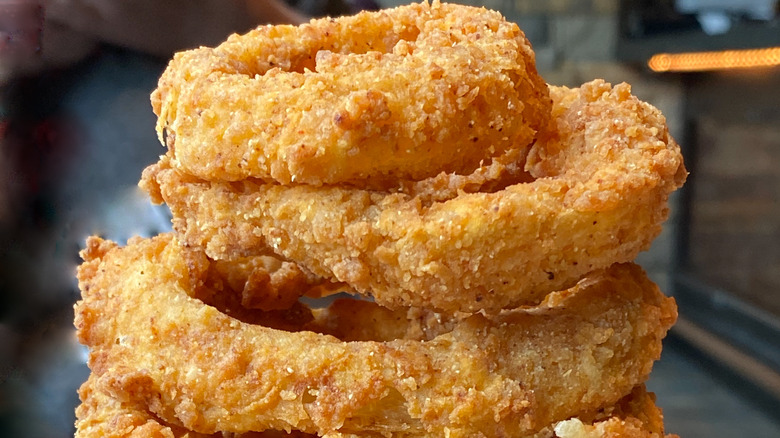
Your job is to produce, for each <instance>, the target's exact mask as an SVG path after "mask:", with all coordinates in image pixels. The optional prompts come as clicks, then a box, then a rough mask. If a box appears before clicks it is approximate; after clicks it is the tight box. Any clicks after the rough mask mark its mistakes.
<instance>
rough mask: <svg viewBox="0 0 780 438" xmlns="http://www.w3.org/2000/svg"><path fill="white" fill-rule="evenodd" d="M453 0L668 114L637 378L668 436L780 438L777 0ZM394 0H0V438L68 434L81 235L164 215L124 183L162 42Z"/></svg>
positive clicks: (575, 73) (544, 54) (77, 373)
mask: <svg viewBox="0 0 780 438" xmlns="http://www.w3.org/2000/svg"><path fill="white" fill-rule="evenodd" d="M464 2H465V3H470V4H474V5H482V6H486V7H488V8H491V9H497V10H500V11H502V12H503V13H504V14H505V15H506V16H507V18H508V19H510V20H513V21H516V22H517V23H518V24H519V25H520V27H521V29H523V30H524V31H525V32H526V34H527V35H528V37H529V39H530V40H531V42H532V43H533V45H534V49H535V51H536V54H537V63H538V67H539V70H540V71H541V73H542V75H543V76H544V77H545V79H546V80H547V81H548V82H549V83H552V84H556V85H568V86H577V85H579V84H581V83H583V82H585V81H588V80H591V79H593V78H598V77H601V78H604V79H606V80H607V81H610V82H613V83H618V82H623V81H625V82H629V83H630V84H632V86H633V91H634V93H635V94H636V95H638V96H639V97H640V98H642V99H644V100H647V101H649V102H650V103H652V104H654V105H655V106H657V107H658V108H660V109H661V110H662V111H663V113H664V114H665V115H666V117H667V119H668V123H669V125H670V127H671V130H672V133H673V135H674V136H675V137H676V138H677V140H678V141H679V143H681V145H682V146H683V149H684V154H685V158H686V165H687V167H688V169H689V170H690V172H691V176H690V178H689V180H688V183H687V184H686V186H685V188H684V189H683V190H682V191H680V192H678V193H676V194H675V197H674V198H673V199H672V214H671V217H670V219H669V221H668V223H667V224H666V227H665V231H664V233H663V235H662V236H660V237H659V238H658V239H657V240H656V242H655V243H654V245H653V248H652V249H651V250H650V251H648V252H647V253H643V254H642V255H641V257H640V259H639V261H640V263H641V264H642V265H643V266H644V267H645V268H646V269H647V270H648V272H649V273H650V275H651V277H652V278H653V279H654V280H655V281H656V282H657V283H658V284H659V285H660V286H661V288H662V289H663V290H664V291H665V292H667V293H668V294H670V295H673V296H675V298H676V299H677V301H678V304H679V306H680V321H679V323H678V324H677V326H676V327H675V328H674V329H673V331H672V333H671V334H670V336H669V338H668V340H667V342H666V344H665V350H664V355H663V357H662V359H661V361H660V362H659V363H658V364H657V365H656V367H655V369H654V372H653V375H652V377H651V381H650V382H649V386H650V389H651V390H653V391H655V392H656V393H657V394H658V404H659V405H660V406H661V407H663V408H664V410H665V416H666V423H667V430H668V432H672V433H677V434H680V435H681V436H682V437H683V438H694V437H733V436H751V437H777V436H780V408H778V406H780V104H778V102H780V66H779V64H780V12H779V11H780V6H779V5H778V1H777V0H752V1H751V0H731V1H729V0H665V1H646V0H551V1H546V0H512V1H509V0H487V1H475V0H472V1H468V2H466V1H464ZM403 3H408V2H400V1H391V0H381V1H379V2H378V3H372V2H358V1H354V2H347V1H341V2H338V1H328V2H323V1H320V2H318V1H305V0H301V1H298V2H292V3H289V4H283V3H281V2H280V3H274V2H272V1H268V0H262V1H261V0H246V1H239V0H197V1H195V0H194V1H174V0H167V1H164V2H157V1H155V0H144V1H142V0H105V1H100V0H56V1H55V0H50V1H49V0H47V1H43V0H41V1H31V0H29V1H25V0H0V142H1V143H0V145H1V146H2V148H1V149H0V269H2V271H0V436H2V437H6V436H9V437H17V436H19V437H21V436H24V437H33V438H34V437H42V438H43V437H54V438H57V437H67V436H72V435H73V431H74V429H73V421H74V419H75V417H74V414H73V409H74V408H75V406H76V405H77V404H78V397H77V395H76V389H77V388H78V386H79V385H80V384H81V382H83V381H84V380H85V379H86V376H87V374H88V370H87V368H86V365H85V358H86V351H85V350H84V349H83V348H82V347H81V346H80V345H79V344H78V343H77V341H76V339H75V336H74V329H73V326H72V319H73V311H72V306H73V303H74V302H75V301H76V300H77V299H78V290H77V287H76V282H75V279H74V272H75V267H76V265H77V264H78V262H79V258H78V251H79V249H80V248H81V247H82V245H83V242H84V239H85V238H86V236H88V235H90V234H100V235H102V236H104V237H107V238H110V239H114V240H117V241H120V242H124V241H125V240H126V239H127V238H129V237H130V236H133V235H152V234H156V233H159V232H161V231H164V230H167V229H169V228H170V223H169V215H168V212H167V210H166V208H165V207H154V206H151V205H150V204H149V202H148V200H147V199H146V198H145V196H144V195H143V194H141V193H139V191H138V189H137V188H136V183H137V181H138V179H139V177H140V173H141V171H142V169H143V168H144V167H145V166H146V165H148V164H150V163H152V162H154V161H156V160H157V158H158V156H159V155H161V154H163V153H164V149H163V148H162V147H161V146H160V144H159V143H158V141H157V138H156V134H155V131H154V124H155V117H154V115H153V114H152V111H151V107H150V105H149V93H150V92H151V91H152V90H153V89H154V87H155V86H156V81H157V78H158V77H159V75H160V73H161V72H162V70H163V68H164V67H165V65H166V62H167V59H169V58H170V56H171V55H172V53H173V52H174V51H177V50H182V49H185V48H189V47H194V46H198V45H215V44H217V43H218V42H220V41H222V40H224V39H225V38H226V37H227V35H228V34H230V33H232V32H244V31H246V30H248V29H250V28H251V27H253V26H255V25H257V24H262V23H267V22H299V21H300V20H305V19H308V17H311V16H321V15H340V14H344V13H351V12H355V11H357V10H360V9H371V8H375V7H391V6H396V5H399V4H403ZM701 52H706V53H704V54H703V53H701Z"/></svg>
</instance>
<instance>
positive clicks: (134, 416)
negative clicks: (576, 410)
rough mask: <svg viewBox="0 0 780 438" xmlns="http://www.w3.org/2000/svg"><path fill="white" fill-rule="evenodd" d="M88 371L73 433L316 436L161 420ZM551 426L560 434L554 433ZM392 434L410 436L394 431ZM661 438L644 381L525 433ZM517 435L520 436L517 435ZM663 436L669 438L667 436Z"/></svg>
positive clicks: (186, 437)
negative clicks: (612, 400)
mask: <svg viewBox="0 0 780 438" xmlns="http://www.w3.org/2000/svg"><path fill="white" fill-rule="evenodd" d="M98 380H99V379H98V378H97V377H96V376H95V375H94V374H92V375H90V377H89V379H88V380H87V381H86V382H84V384H83V385H82V386H81V388H80V389H79V397H80V398H81V400H82V403H81V405H79V407H78V408H77V409H76V416H77V421H76V435H75V438H315V437H316V436H317V435H311V434H306V433H303V432H299V431H295V430H293V431H290V433H286V432H282V431H264V432H247V433H240V434H232V433H222V432H217V433H214V434H201V433H197V432H192V431H190V430H187V429H184V428H181V427H178V426H172V425H170V424H166V423H165V422H163V421H162V420H160V419H159V418H157V417H155V416H154V415H153V414H151V413H150V412H149V411H148V410H147V409H145V408H144V407H143V406H140V405H138V404H133V403H122V402H120V401H118V400H117V399H115V398H114V397H112V396H111V395H109V394H108V392H107V391H105V389H104V388H102V387H101V385H100V384H99V382H98ZM554 431H559V432H560V433H559V434H557V435H554ZM381 436H382V435H379V434H375V433H370V432H369V433H365V434H341V433H333V434H328V438H360V437H363V438H379V437H381ZM393 436H394V437H395V438H407V437H408V438H411V437H412V436H413V435H404V434H396V435H393ZM556 436H557V437H558V438H614V437H620V438H660V437H662V436H663V416H662V415H661V411H660V409H658V407H656V406H655V402H654V397H653V395H652V394H650V393H648V392H647V391H646V390H645V388H644V386H639V387H637V388H635V389H634V391H632V392H631V394H629V395H628V396H626V397H624V398H623V399H621V400H620V401H619V402H618V403H617V404H616V405H615V406H612V407H607V408H604V409H600V410H599V411H598V412H595V413H592V414H586V415H585V416H583V417H581V418H577V417H575V418H571V419H568V420H564V421H562V422H559V423H556V424H553V425H550V426H549V427H547V428H545V429H544V430H542V431H540V432H538V433H536V434H534V435H532V436H528V438H554V437H556ZM518 438H522V437H518ZM668 438H673V437H672V436H671V435H670V436H668Z"/></svg>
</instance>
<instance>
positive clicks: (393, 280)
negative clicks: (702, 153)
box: [141, 80, 687, 313]
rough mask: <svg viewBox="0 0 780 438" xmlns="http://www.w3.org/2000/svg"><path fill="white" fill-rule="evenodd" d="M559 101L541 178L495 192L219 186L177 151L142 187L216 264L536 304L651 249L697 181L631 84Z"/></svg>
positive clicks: (421, 294) (454, 306) (396, 291)
mask: <svg viewBox="0 0 780 438" xmlns="http://www.w3.org/2000/svg"><path fill="white" fill-rule="evenodd" d="M551 95H552V97H553V99H554V103H553V111H552V115H553V119H552V121H551V123H550V129H548V130H546V131H545V132H544V133H543V134H542V135H541V136H540V138H539V139H538V140H537V142H536V143H535V144H534V146H533V147H532V149H531V150H530V152H529V156H528V160H527V162H526V170H527V171H528V172H529V173H530V175H531V176H532V177H533V178H534V179H533V181H531V182H525V181H526V179H525V176H524V174H522V173H517V172H515V173H516V174H517V179H516V180H515V183H511V182H507V181H504V182H503V183H502V185H501V186H500V187H498V189H497V190H496V191H485V192H483V191H477V192H472V193H465V192H464V191H462V190H457V191H458V192H459V193H458V194H457V196H454V197H452V195H454V194H455V191H453V190H450V191H449V192H447V193H448V194H447V195H446V196H444V197H443V199H444V200H438V199H437V197H436V195H435V190H434V189H433V188H432V187H434V186H432V185H426V184H421V185H419V186H420V187H421V188H419V189H412V190H410V191H409V192H408V193H404V192H401V193H398V192H384V191H371V190H362V189H357V188H350V187H343V186H325V187H315V186H311V185H294V186H282V185H276V184H263V183H259V182H257V181H254V180H244V181H240V182H233V183H219V182H213V181H205V180H201V179H199V178H196V177H194V176H191V175H188V174H186V173H183V172H181V171H179V170H177V169H175V168H173V166H172V165H171V163H170V158H169V157H163V158H162V159H161V161H160V162H159V163H157V164H155V165H152V166H150V167H149V168H147V169H146V170H145V172H144V175H143V177H142V181H141V186H142V187H143V188H144V189H145V190H147V192H149V193H150V194H151V197H152V200H153V201H155V202H165V203H167V204H168V206H169V207H170V209H171V212H172V213H173V226H174V229H175V230H176V231H177V232H178V233H179V234H180V236H181V239H182V240H183V241H185V242H186V243H187V244H188V245H192V246H196V247H201V248H204V249H205V251H206V253H207V254H208V255H209V256H210V257H213V258H215V259H233V258H236V257H238V256H244V255H250V254H271V253H276V254H278V255H280V256H282V257H284V258H286V259H287V260H291V261H295V262H297V263H299V264H301V265H302V266H304V267H305V268H307V269H308V270H310V271H311V272H312V273H314V274H315V275H319V276H322V277H324V278H327V279H329V280H331V281H337V282H344V283H347V284H349V285H350V286H351V287H352V288H354V289H355V290H356V291H358V292H360V293H363V294H370V295H372V296H373V297H374V299H375V300H376V301H377V302H378V303H380V304H382V305H384V306H388V307H403V306H418V307H426V308H428V307H429V308H434V309H438V310H442V311H447V312H455V311H465V312H473V311H477V310H485V311H487V312H490V313H495V312H498V311H500V310H501V309H504V308H513V307H517V306H520V305H533V304H537V303H538V302H540V301H541V300H542V298H543V297H544V296H545V295H546V294H547V293H549V292H550V291H553V290H559V289H562V288H565V287H569V286H571V285H573V284H574V283H575V282H576V281H578V280H579V279H580V278H582V276H584V275H586V274H587V273H589V272H591V271H593V270H595V269H603V268H606V267H608V266H609V265H611V264H613V263H621V262H628V261H632V260H634V258H635V257H636V256H637V254H638V253H639V252H640V251H642V250H646V249H648V248H649V246H650V243H651V241H652V240H653V239H654V238H655V237H656V236H657V235H658V234H659V233H660V231H661V224H662V222H663V221H664V220H665V219H666V217H667V216H668V206H667V200H668V197H669V194H670V193H671V192H673V191H674V190H676V189H677V188H679V187H680V186H681V185H682V184H683V182H684V181H685V179H686V176H687V172H686V170H685V166H684V164H683V159H682V155H681V153H680V148H679V146H678V145H677V144H676V143H675V141H674V140H673V139H672V137H671V136H670V135H669V132H668V129H667V126H666V123H665V119H664V117H663V116H662V115H661V113H660V112H659V111H658V110H657V109H655V108H654V107H652V106H651V105H649V104H647V103H644V102H641V101H640V100H638V99H637V98H636V97H634V96H632V95H631V94H630V87H629V86H628V85H627V84H620V85H617V86H615V87H614V88H613V87H611V86H610V85H609V84H607V83H605V82H604V81H601V80H596V81H593V82H590V83H587V84H585V85H583V86H582V87H580V88H577V89H568V88H560V87H551ZM510 174H513V173H512V172H510ZM444 180H445V181H444V183H443V186H445V187H446V186H447V183H448V182H453V181H454V182H455V183H456V186H457V184H460V183H459V182H457V178H456V177H455V176H449V177H444ZM458 187H460V186H458ZM445 192H446V191H445ZM420 193H423V194H420ZM432 193H433V194H432Z"/></svg>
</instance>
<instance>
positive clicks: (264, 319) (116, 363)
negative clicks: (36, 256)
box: [75, 235, 676, 437]
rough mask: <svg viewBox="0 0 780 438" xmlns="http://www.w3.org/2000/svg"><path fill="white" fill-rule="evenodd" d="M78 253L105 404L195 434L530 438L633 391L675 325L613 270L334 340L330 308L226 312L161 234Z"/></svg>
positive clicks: (224, 295) (641, 289) (197, 268)
mask: <svg viewBox="0 0 780 438" xmlns="http://www.w3.org/2000/svg"><path fill="white" fill-rule="evenodd" d="M82 255H83V257H84V260H85V262H84V263H83V264H82V265H81V266H80V268H79V271H78V277H79V287H80V289H81V292H82V300H81V301H80V302H79V303H78V304H77V306H76V322H75V324H76V327H77V329H78V336H79V340H80V341H81V342H82V343H83V344H84V345H87V346H89V347H90V349H91V351H90V360H89V365H90V368H91V370H92V373H93V379H94V382H97V384H98V385H99V387H100V388H102V389H101V390H102V391H105V392H106V393H107V394H108V395H110V396H111V397H112V399H113V400H114V401H115V403H114V404H112V405H108V406H107V409H108V408H110V406H117V405H116V403H119V407H120V408H121V407H123V406H124V407H131V408H135V407H138V409H141V410H142V411H143V412H148V413H149V414H150V415H153V416H154V418H156V419H159V420H161V421H164V422H166V423H167V424H170V425H172V426H175V427H183V428H186V429H188V430H191V431H193V432H197V433H203V434H212V433H217V432H235V433H244V432H250V431H263V430H267V429H274V430H289V429H295V430H299V431H303V432H306V433H317V434H319V435H326V434H355V435H360V436H366V435H368V436H370V435H372V434H397V436H450V437H506V436H512V437H523V436H529V435H533V434H535V433H537V432H541V431H543V430H545V428H548V427H549V426H551V425H553V424H554V423H557V422H560V421H564V420H568V419H571V418H572V417H576V416H578V415H585V414H588V413H591V412H594V411H598V410H599V409H601V408H603V407H605V406H611V405H614V404H615V403H617V402H618V401H619V400H620V399H621V398H623V397H625V396H627V395H629V394H630V393H631V391H632V389H633V388H635V387H636V386H637V385H639V384H641V383H642V382H643V381H644V380H645V379H646V377H647V376H648V374H649V372H650V370H651V367H652V364H653V362H654V361H655V360H656V359H658V357H659V356H660V353H661V340H662V338H663V337H664V336H665V334H666V332H667V330H668V329H669V327H670V326H671V325H672V324H673V323H674V321H675V319H676V306H675V304H674V300H673V299H671V298H667V297H665V296H664V295H663V294H661V293H660V292H659V291H658V288H657V287H656V286H655V285H654V284H653V283H652V282H650V281H649V280H648V279H647V278H646V277H645V274H644V272H643V271H642V270H641V269H640V268H639V267H637V266H635V265H630V264H624V265H615V266H613V267H611V268H610V269H608V270H605V271H599V272H595V273H593V274H592V275H590V276H589V277H588V278H586V279H584V280H583V281H581V282H580V283H578V284H577V285H576V286H575V287H573V288H571V289H569V290H566V291H562V292H557V293H553V294H550V295H549V296H548V297H547V298H546V299H545V301H544V302H543V303H542V304H541V305H540V306H538V307H535V308H529V309H516V310H512V311H505V312H502V313H500V314H498V315H493V316H486V315H484V314H481V313H477V314H473V315H460V316H441V318H442V319H441V321H439V320H438V317H436V315H435V314H430V313H428V314H427V315H428V316H427V317H426V316H425V315H426V312H430V311H429V310H419V311H417V312H423V313H415V311H413V310H409V312H410V313H408V314H407V315H408V316H407V318H403V319H396V322H395V323H394V325H396V326H397V327H398V328H399V333H405V334H403V335H401V337H399V338H396V339H392V340H384V341H380V340H361V341H358V340H356V341H346V340H342V339H339V338H337V337H335V336H332V335H325V334H321V333H320V332H324V331H326V330H325V329H324V328H325V327H328V330H327V331H330V332H332V333H338V332H339V331H341V332H342V333H344V332H346V333H349V332H351V329H349V328H348V327H340V323H339V322H338V319H339V318H338V317H334V313H337V312H338V311H339V310H338V309H337V308H336V307H334V308H330V309H328V310H327V311H317V312H312V311H310V310H309V311H308V313H307V310H306V309H305V308H304V309H301V308H296V309H291V310H290V311H289V312H285V311H281V312H277V313H273V312H261V313H256V311H255V312H253V311H250V310H249V309H245V308H239V307H234V305H233V302H232V299H231V298H230V297H231V296H234V295H235V296H238V295H240V292H238V291H235V290H232V287H230V285H229V282H226V281H219V279H220V271H219V270H214V269H212V262H211V261H209V260H208V259H207V258H206V257H205V255H204V254H203V253H200V252H197V251H195V250H192V249H186V248H184V247H183V246H181V245H180V244H179V243H178V242H177V241H176V239H175V238H174V237H173V236H172V235H161V236H158V237H155V238H152V239H145V240H144V239H135V240H133V241H132V242H131V243H130V244H129V245H128V246H127V247H124V248H119V247H117V246H116V245H115V244H113V243H110V242H107V241H103V240H101V239H98V238H92V239H90V240H89V241H88V244H87V248H86V250H85V251H83V253H82ZM215 289H219V290H215ZM215 292H218V293H215ZM207 303H210V304H207ZM369 306H370V307H367V308H366V309H364V310H363V312H367V313H370V312H374V311H376V312H379V313H377V315H378V316H379V315H380V314H384V315H387V314H386V313H384V312H390V311H389V310H388V309H383V308H381V307H379V306H376V305H374V304H370V303H369ZM371 309H375V310H371ZM109 315H110V316H109ZM307 315H308V316H307ZM411 315H417V317H411ZM266 324H269V326H266ZM379 333H384V334H385V335H386V334H387V333H388V332H387V330H386V329H384V328H383V329H380V330H379ZM358 336H367V337H372V336H373V335H371V333H370V332H363V334H361V335H358ZM87 391H88V390H87ZM138 421H140V420H138ZM148 427H153V426H148ZM637 427H639V426H637ZM567 430H573V429H567ZM332 436H336V435H332ZM569 436H575V435H569Z"/></svg>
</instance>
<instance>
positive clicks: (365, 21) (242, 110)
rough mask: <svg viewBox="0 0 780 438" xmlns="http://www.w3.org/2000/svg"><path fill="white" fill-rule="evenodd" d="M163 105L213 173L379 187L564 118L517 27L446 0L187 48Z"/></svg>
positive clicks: (169, 130)
mask: <svg viewBox="0 0 780 438" xmlns="http://www.w3.org/2000/svg"><path fill="white" fill-rule="evenodd" d="M152 105H153V109H154V112H155V113H156V114H157V115H158V116H159V118H158V123H157V130H158V133H159V135H160V138H161V141H162V139H163V135H164V134H163V132H164V133H165V136H167V139H166V142H167V144H168V146H169V148H170V150H171V154H172V157H173V161H174V163H175V165H176V166H179V167H180V168H181V169H183V170H184V171H186V172H187V173H190V174H192V175H196V176H198V177H200V178H203V179H209V180H219V181H238V180H243V179H246V178H259V179H262V180H266V181H270V180H274V181H277V182H280V183H283V184H289V183H292V182H296V183H306V184H314V185H321V184H334V183H350V184H360V185H363V186H366V185H371V186H372V187H375V188H378V187H384V188H387V187H392V186H394V185H397V184H398V181H399V180H419V179H423V178H427V177H431V176H435V175H436V174H438V173H439V172H447V173H451V172H459V173H469V172H471V171H472V170H474V169H475V168H477V167H478V166H479V165H480V164H481V163H482V162H483V161H489V160H490V159H491V158H492V157H494V156H498V155H500V154H502V153H503V152H505V151H506V150H508V149H511V148H525V147H527V146H530V144H531V143H532V142H533V140H534V138H535V137H536V135H537V132H538V131H539V130H540V129H541V128H542V127H543V126H544V124H545V123H546V122H547V120H548V119H549V111H550V99H549V95H548V90H547V86H546V84H545V82H544V81H543V80H542V78H541V77H540V76H539V74H538V73H537V71H536V67H535V59H534V53H533V51H532V49H531V46H530V44H529V42H528V40H527V39H526V37H525V35H524V34H523V33H522V32H521V31H520V29H519V28H518V27H517V25H516V24H514V23H509V22H507V21H506V20H505V19H504V18H503V17H502V16H501V15H500V14H499V13H498V12H494V11H488V10H486V9H479V8H474V7H467V6H461V5H454V4H441V3H439V2H438V1H434V2H433V4H430V5H429V4H427V3H421V4H412V5H409V6H402V7H398V8H395V9H389V10H384V11H378V12H363V13H359V14H357V15H355V16H350V17H342V18H337V19H333V18H324V19H319V20H313V21H311V22H310V23H308V24H304V25H302V26H300V27H293V26H263V27H259V28H257V29H255V30H253V31H251V32H249V33H248V34H246V35H241V36H239V35H233V36H231V37H230V38H229V39H228V40H227V41H226V42H224V43H223V44H221V45H220V46H218V47H216V48H199V49H195V50H191V51H186V52H182V53H178V54H176V56H175V57H174V59H173V60H172V61H171V63H170V65H169V66H168V68H167V69H166V71H165V73H164V74H163V75H162V77H161V78H160V81H159V85H158V88H157V89H156V90H155V91H154V93H153V94H152Z"/></svg>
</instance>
